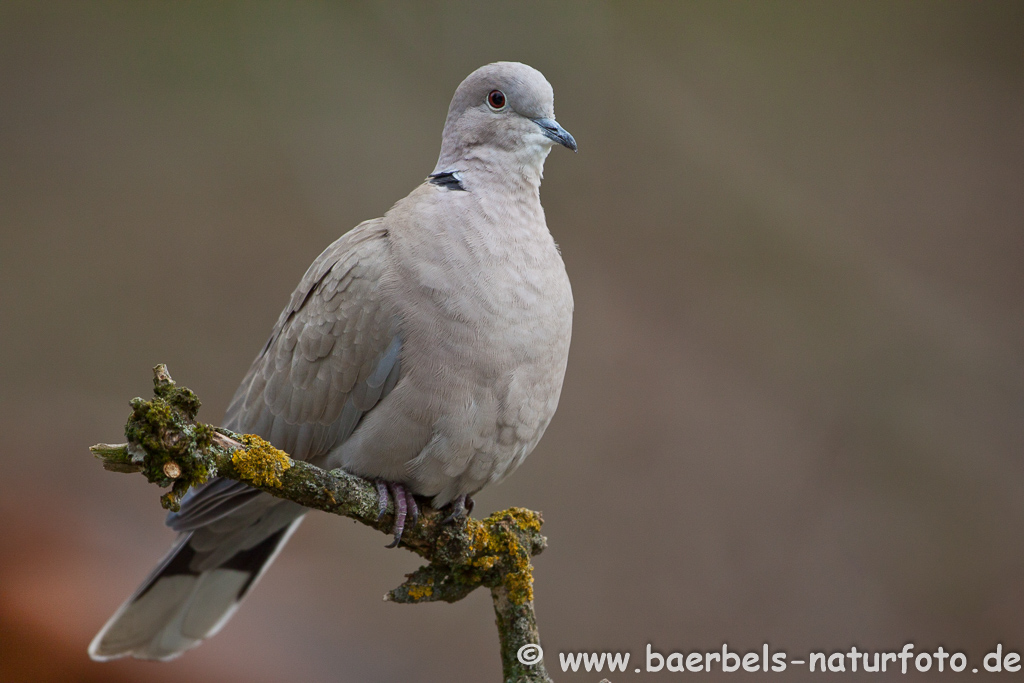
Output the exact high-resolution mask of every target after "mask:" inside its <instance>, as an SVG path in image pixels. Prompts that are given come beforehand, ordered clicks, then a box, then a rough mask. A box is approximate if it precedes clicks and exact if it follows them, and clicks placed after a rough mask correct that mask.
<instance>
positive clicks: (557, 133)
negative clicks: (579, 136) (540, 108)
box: [532, 119, 576, 152]
mask: <svg viewBox="0 0 1024 683" xmlns="http://www.w3.org/2000/svg"><path fill="white" fill-rule="evenodd" d="M532 121H533V122H534V123H536V124H537V125H538V126H540V129H541V130H542V131H544V135H546V136H547V137H549V138H551V139H552V140H554V141H555V142H557V143H558V144H560V145H564V146H566V147H568V148H569V149H571V150H572V151H574V152H575V151H576V139H575V138H573V136H572V135H570V134H569V131H567V130H566V129H565V128H562V127H561V126H560V125H558V121H555V120H554V119H532Z"/></svg>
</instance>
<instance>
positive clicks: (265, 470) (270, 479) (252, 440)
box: [231, 434, 292, 488]
mask: <svg viewBox="0 0 1024 683" xmlns="http://www.w3.org/2000/svg"><path fill="white" fill-rule="evenodd" d="M242 443H243V444H245V449H244V450H243V449H239V450H237V451H235V452H234V453H232V455H231V462H232V464H234V466H235V468H236V469H237V470H238V474H240V475H241V476H242V478H243V479H245V480H246V481H248V482H250V483H252V484H255V485H256V486H273V487H275V488H280V487H281V475H282V474H284V473H285V470H287V469H288V468H289V467H291V466H292V459H291V458H289V457H288V454H287V453H285V452H284V451H282V450H278V449H277V448H274V447H273V446H272V445H271V444H270V442H269V441H265V440H263V439H261V438H260V437H258V436H256V435H255V434H243V435H242Z"/></svg>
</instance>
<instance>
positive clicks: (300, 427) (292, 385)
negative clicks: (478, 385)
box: [168, 219, 402, 531]
mask: <svg viewBox="0 0 1024 683" xmlns="http://www.w3.org/2000/svg"><path fill="white" fill-rule="evenodd" d="M387 254H388V240H387V230H386V228H385V227H384V225H383V224H382V221H381V220H380V219H378V220H375V221H368V222H366V223H363V224H361V225H359V226H358V227H356V228H355V229H353V230H352V231H350V232H348V233H346V234H345V235H343V236H342V237H341V238H340V239H338V240H337V241H336V242H334V244H332V245H331V246H330V247H328V248H327V249H326V250H325V251H324V252H323V253H322V254H320V256H319V257H318V258H317V259H316V261H314V262H313V264H312V265H311V266H310V267H309V270H307V271H306V274H305V276H304V277H303V278H302V281H301V282H300V283H299V286H298V288H296V290H295V292H294V293H293V294H292V298H291V301H290V302H289V304H288V306H287V307H286V308H285V309H284V311H282V313H281V317H280V318H279V319H278V321H277V324H276V325H275V326H274V331H273V332H272V333H271V335H270V339H268V340H267V343H266V345H265V346H264V347H263V350H262V351H261V352H260V354H259V355H258V356H257V357H256V360H255V361H254V362H253V364H252V367H251V368H250V369H249V373H248V374H247V375H246V377H245V379H244V380H242V384H241V386H239V387H238V391H236V392H235V396H234V398H233V399H232V401H231V404H230V405H229V406H228V409H227V414H226V416H225V421H224V426H225V427H226V428H228V429H231V430H233V431H236V432H241V433H246V434H259V435H260V436H262V437H264V438H265V439H267V440H268V441H270V442H271V443H272V444H273V445H274V446H276V447H278V448H280V449H282V450H284V451H285V452H287V453H288V454H289V455H291V456H292V457H293V458H296V459H298V460H313V459H316V458H317V457H319V456H322V455H324V454H325V453H327V452H328V451H329V450H331V449H332V448H333V447H335V446H337V445H338V444H340V443H342V442H343V441H345V440H346V439H347V438H348V437H349V436H350V435H351V434H352V432H353V431H354V430H355V428H356V426H357V425H358V424H359V421H360V419H361V418H362V417H363V415H364V414H366V413H367V412H368V411H369V410H371V409H372V408H373V407H374V406H375V405H377V403H378V402H379V401H380V400H381V399H382V398H384V396H386V395H387V394H388V392H390V391H391V389H392V388H393V387H394V385H395V384H396V383H397V381H398V376H399V373H400V371H401V367H400V366H401V350H402V342H401V339H400V338H399V336H398V334H397V329H396V324H395V316H394V313H393V311H391V310H390V309H389V307H388V306H387V305H386V304H385V297H384V296H383V295H382V293H381V291H380V287H381V279H382V275H383V274H384V272H385V269H386V268H387V262H388V256H387ZM256 495H258V492H257V491H256V490H254V489H252V488H250V487H248V486H246V485H244V484H241V483H239V482H234V481H227V480H221V479H214V480H211V481H210V482H208V483H207V484H206V485H204V486H202V487H199V488H198V489H196V490H195V492H194V493H192V494H190V495H189V496H187V497H186V498H185V500H183V501H182V502H183V504H182V508H181V511H180V512H178V513H175V514H172V515H171V516H170V517H169V518H168V524H169V525H170V526H172V527H173V528H174V529H176V530H179V531H182V530H190V529H195V528H197V527H199V526H203V525H205V524H209V523H211V522H213V521H216V520H218V519H221V518H223V517H224V516H225V515H226V514H228V513H230V512H232V511H233V510H235V509H237V508H238V507H240V506H241V505H244V504H246V503H248V502H249V501H250V500H252V499H253V498H254V497H255V496H256Z"/></svg>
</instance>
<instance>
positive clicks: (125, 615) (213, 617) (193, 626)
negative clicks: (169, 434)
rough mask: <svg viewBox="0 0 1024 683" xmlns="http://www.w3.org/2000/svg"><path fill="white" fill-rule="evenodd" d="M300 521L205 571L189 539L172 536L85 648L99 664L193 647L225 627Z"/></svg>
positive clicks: (166, 656)
mask: <svg viewBox="0 0 1024 683" xmlns="http://www.w3.org/2000/svg"><path fill="white" fill-rule="evenodd" d="M301 521H302V517H299V518H298V519H295V520H294V521H292V522H291V523H289V524H287V525H285V526H283V527H281V528H280V529H277V530H276V531H274V532H273V533H272V534H270V535H269V536H267V537H266V538H264V539H263V540H261V541H259V542H258V543H256V544H255V545H253V546H252V547H250V548H246V549H243V550H239V551H238V552H236V553H235V554H233V555H232V556H231V557H230V558H228V559H227V560H225V561H223V562H219V563H218V564H217V565H216V566H214V567H211V568H197V565H199V566H200V567H201V566H202V564H203V563H201V562H197V561H196V560H197V556H198V555H199V554H201V551H200V550H197V548H196V545H195V540H194V539H193V534H194V533H197V532H191V531H189V532H186V533H183V534H181V536H179V537H178V540H177V541H176V542H175V544H174V546H173V547H172V548H171V550H170V552H168V553H167V555H166V557H164V559H163V560H162V561H161V562H160V564H159V565H158V566H157V568H156V570H155V571H154V572H153V573H152V574H151V575H150V576H149V578H148V579H146V581H145V582H143V584H142V585H141V586H139V589H138V590H137V591H135V594H134V595H132V596H131V597H130V598H128V600H127V601H126V602H125V603H124V604H123V605H121V607H120V609H118V610H117V612H116V613H115V614H114V616H112V617H111V618H110V621H108V622H107V624H106V626H104V627H103V629H102V630H101V631H100V632H99V633H98V634H97V635H96V637H95V638H94V639H93V641H92V643H91V644H90V645H89V656H90V657H92V658H93V659H95V660H99V661H105V660H108V659H117V658H118V657H125V656H127V655H131V656H133V657H136V658H138V659H159V660H167V659H173V658H174V657H177V656H178V655H180V654H181V653H182V652H184V651H185V650H188V649H190V648H193V647H195V646H196V645H199V643H201V642H202V641H203V640H204V639H206V638H209V637H210V636H212V635H214V634H215V633H217V631H219V630H220V629H221V627H223V626H224V624H225V623H227V621H228V619H230V618H231V615H232V614H234V613H235V610H236V609H238V605H239V604H240V603H241V602H242V599H243V598H244V597H245V596H246V594H247V593H248V592H249V590H250V589H251V588H252V587H253V585H254V584H255V583H256V582H257V581H258V580H259V578H260V577H261V576H262V575H263V572H264V571H266V569H267V567H268V566H270V563H271V562H273V560H274V558H275V557H276V556H277V553H278V552H279V551H280V550H281V547H282V546H284V544H285V542H286V541H287V540H288V537H289V536H291V534H292V532H293V531H295V528H296V527H297V526H298V525H299V522H301Z"/></svg>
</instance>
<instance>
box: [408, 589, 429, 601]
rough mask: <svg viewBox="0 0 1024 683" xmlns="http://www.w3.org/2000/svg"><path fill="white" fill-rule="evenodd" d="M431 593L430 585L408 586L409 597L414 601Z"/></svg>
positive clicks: (427, 596)
mask: <svg viewBox="0 0 1024 683" xmlns="http://www.w3.org/2000/svg"><path fill="white" fill-rule="evenodd" d="M433 594H434V589H433V587H432V586H409V597H410V598H411V599H412V600H414V601H416V602H420V601H421V600H423V599H424V598H429V597H430V596H431V595H433Z"/></svg>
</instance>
